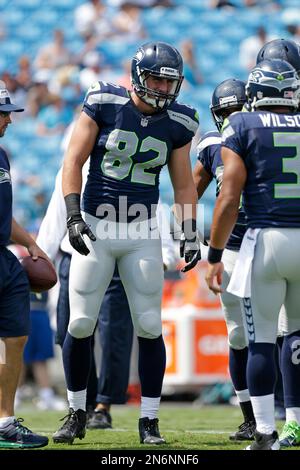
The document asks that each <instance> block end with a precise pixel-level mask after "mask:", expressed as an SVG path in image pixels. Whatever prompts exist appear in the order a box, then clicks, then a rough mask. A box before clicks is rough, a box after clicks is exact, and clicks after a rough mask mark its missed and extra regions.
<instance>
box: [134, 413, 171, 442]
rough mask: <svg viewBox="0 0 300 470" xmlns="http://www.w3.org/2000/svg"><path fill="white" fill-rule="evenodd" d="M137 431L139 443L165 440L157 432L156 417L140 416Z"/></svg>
mask: <svg viewBox="0 0 300 470" xmlns="http://www.w3.org/2000/svg"><path fill="white" fill-rule="evenodd" d="M139 433H140V443H141V444H157V445H160V444H165V443H166V441H165V439H163V438H162V437H161V435H160V433H159V429H158V419H157V418H154V419H149V418H140V419H139Z"/></svg>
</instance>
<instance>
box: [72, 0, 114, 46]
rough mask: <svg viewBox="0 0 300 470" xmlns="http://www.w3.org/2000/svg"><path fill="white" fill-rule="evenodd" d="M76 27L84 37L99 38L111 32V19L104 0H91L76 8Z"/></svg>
mask: <svg viewBox="0 0 300 470" xmlns="http://www.w3.org/2000/svg"><path fill="white" fill-rule="evenodd" d="M74 19H75V29H76V31H77V32H78V33H79V34H80V35H81V36H82V37H83V38H89V39H90V38H92V37H93V36H97V37H98V40H99V41H100V40H101V39H104V38H106V37H108V36H109V35H110V34H111V19H110V16H109V15H108V13H107V8H106V5H105V4H104V3H103V2H102V0H89V1H87V2H86V3H83V4H82V5H80V6H79V7H77V8H76V9H75V13H74Z"/></svg>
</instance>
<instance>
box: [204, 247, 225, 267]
mask: <svg viewBox="0 0 300 470" xmlns="http://www.w3.org/2000/svg"><path fill="white" fill-rule="evenodd" d="M223 251H224V250H221V249H219V248H213V247H212V246H210V247H209V249H208V254H207V261H208V262H209V263H210V264H216V263H220V261H221V259H222V254H223Z"/></svg>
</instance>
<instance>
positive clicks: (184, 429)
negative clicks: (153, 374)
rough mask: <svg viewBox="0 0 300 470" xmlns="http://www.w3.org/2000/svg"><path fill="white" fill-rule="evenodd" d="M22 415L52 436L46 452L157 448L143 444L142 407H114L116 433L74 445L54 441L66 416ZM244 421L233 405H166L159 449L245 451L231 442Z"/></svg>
mask: <svg viewBox="0 0 300 470" xmlns="http://www.w3.org/2000/svg"><path fill="white" fill-rule="evenodd" d="M18 416H22V417H23V418H24V419H25V422H24V425H26V426H28V427H30V428H31V429H33V430H34V431H36V432H40V433H41V434H46V435H47V436H48V437H49V445H48V446H47V447H45V448H44V449H57V450H58V449H64V450H75V449H82V450H87V449H88V450H101V449H143V450H146V449H150V448H152V449H153V446H149V445H148V446H147V445H140V444H139V440H138V433H137V421H138V418H139V408H138V407H135V406H128V405H127V406H114V407H112V417H113V429H112V430H93V431H89V430H88V431H87V434H86V437H85V438H84V439H83V440H79V439H76V440H75V441H74V443H73V445H67V444H53V441H52V439H51V437H52V434H53V432H55V431H56V430H57V429H58V427H60V426H61V425H62V422H60V421H59V419H60V418H62V417H63V414H62V413H58V412H51V411H48V412H47V411H44V412H42V411H36V410H34V409H33V408H32V410H30V411H29V410H28V409H27V410H26V411H25V410H24V412H22V410H21V413H18ZM241 421H242V419H241V414H240V411H239V409H238V408H237V407H233V406H221V405H217V406H204V407H199V406H195V405H192V404H191V405H189V404H188V405H186V404H184V405H181V404H178V405H174V404H172V405H170V404H162V406H161V410H160V431H161V434H162V435H163V436H164V437H165V439H166V440H167V444H166V445H164V446H155V449H160V448H161V449H166V450H167V449H187V450H193V449H195V450H196V449H197V450H241V449H242V448H243V447H244V446H245V443H239V444H235V443H232V442H231V441H229V434H230V433H231V432H233V431H235V430H236V429H237V426H238V425H239V424H240V423H241ZM282 425H283V423H282V422H280V423H278V429H279V430H281V428H282ZM298 449H299V448H298ZM40 450H41V451H42V450H43V449H40Z"/></svg>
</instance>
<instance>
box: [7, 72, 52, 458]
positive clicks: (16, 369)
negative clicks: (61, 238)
mask: <svg viewBox="0 0 300 470" xmlns="http://www.w3.org/2000/svg"><path fill="white" fill-rule="evenodd" d="M22 111H24V109H23V108H20V107H19V106H17V105H15V104H13V103H12V102H11V100H10V96H9V93H8V91H7V89H6V85H5V83H4V82H3V81H2V80H1V81H0V137H3V136H4V134H5V132H6V130H7V127H8V126H9V125H10V124H11V122H12V120H11V113H12V112H22ZM0 201H1V203H0V286H1V287H0V449H1V448H6V449H14V448H15V449H16V448H34V447H44V446H46V445H47V444H48V438H47V437H45V436H40V435H38V434H35V433H34V432H32V431H30V430H29V429H28V428H26V427H25V426H23V425H22V421H23V419H21V418H19V419H17V418H16V417H15V416H14V400H15V393H16V388H17V384H18V381H19V378H20V371H21V366H22V359H23V350H24V346H25V343H26V341H27V337H28V333H29V326H30V306H29V282H28V277H27V276H26V274H25V272H24V270H23V268H22V266H21V264H20V262H19V261H18V259H17V258H16V257H15V255H14V254H13V253H12V252H11V251H9V250H8V249H7V245H8V244H9V240H12V241H14V242H15V243H18V244H20V245H22V246H24V247H25V248H27V250H28V252H29V254H30V256H31V257H32V259H33V260H37V259H38V256H40V257H42V258H47V255H46V254H45V253H44V252H43V251H42V250H41V249H40V248H39V247H38V245H37V244H36V243H35V241H34V240H33V238H32V237H31V236H30V235H29V233H27V232H26V231H25V230H24V229H23V228H22V227H21V226H20V225H19V224H18V223H17V222H16V220H15V219H14V218H13V215H12V185H11V176H10V165H9V161H8V157H7V154H6V152H5V150H4V149H3V148H0Z"/></svg>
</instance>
